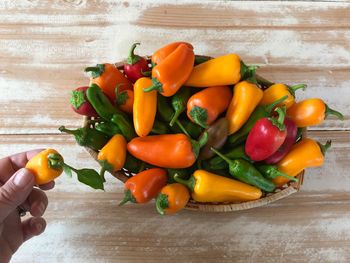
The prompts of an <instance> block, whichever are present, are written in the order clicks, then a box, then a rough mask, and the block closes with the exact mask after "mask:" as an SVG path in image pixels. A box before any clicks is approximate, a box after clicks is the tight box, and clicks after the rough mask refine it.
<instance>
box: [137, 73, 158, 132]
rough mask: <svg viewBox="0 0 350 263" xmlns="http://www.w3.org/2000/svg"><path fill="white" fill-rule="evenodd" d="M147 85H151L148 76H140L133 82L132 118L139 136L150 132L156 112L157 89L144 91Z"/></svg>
mask: <svg viewBox="0 0 350 263" xmlns="http://www.w3.org/2000/svg"><path fill="white" fill-rule="evenodd" d="M149 86H152V80H151V79H150V78H140V79H138V80H137V81H136V82H135V84H134V105H133V120H134V126H135V131H136V133H137V135H138V136H140V137H144V136H147V135H148V134H149V133H150V132H151V130H152V127H153V123H154V119H155V117H156V112H157V91H156V90H152V91H148V92H145V91H144V88H147V87H149Z"/></svg>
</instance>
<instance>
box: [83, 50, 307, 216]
mask: <svg viewBox="0 0 350 263" xmlns="http://www.w3.org/2000/svg"><path fill="white" fill-rule="evenodd" d="M202 57H208V56H202ZM144 58H145V59H147V60H148V62H150V56H145V57H144ZM124 63H125V60H123V61H120V62H117V63H114V65H115V66H116V67H117V68H118V69H119V70H121V71H123V65H124ZM90 120H91V118H88V117H86V116H84V118H83V127H88V126H90V123H89V121H90ZM306 132H307V130H306V129H303V131H302V136H303V137H306ZM84 148H85V149H86V151H87V152H88V153H89V154H90V156H91V157H92V158H93V159H94V160H95V161H97V162H98V160H97V155H98V152H96V151H94V150H92V149H90V148H88V147H84ZM304 173H305V172H304V171H302V172H301V173H299V174H298V175H297V176H296V178H298V182H293V181H291V182H289V183H287V184H286V185H284V186H282V187H279V188H276V190H275V191H274V192H272V193H269V194H267V195H266V196H264V197H262V198H260V199H257V200H253V201H247V202H225V203H199V202H196V201H194V200H192V199H190V201H189V202H188V203H187V205H186V207H185V208H186V209H188V210H194V211H202V212H230V211H241V210H247V209H252V208H256V207H261V206H264V205H267V204H270V203H272V202H275V201H277V200H280V199H283V198H286V197H287V196H289V195H291V194H293V193H296V192H298V191H299V190H300V188H301V186H302V184H303V181H304ZM111 174H112V175H113V176H114V177H115V178H117V179H118V180H120V181H122V182H123V183H125V181H126V180H128V179H129V178H130V176H128V175H127V171H117V172H114V173H111Z"/></svg>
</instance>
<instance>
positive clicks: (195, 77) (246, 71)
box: [184, 54, 256, 87]
mask: <svg viewBox="0 0 350 263" xmlns="http://www.w3.org/2000/svg"><path fill="white" fill-rule="evenodd" d="M255 70H256V67H255V66H246V65H245V64H244V63H243V62H242V61H241V59H240V57H239V56H238V55H236V54H228V55H225V56H220V57H217V58H213V59H210V60H208V61H206V62H204V63H201V64H199V65H197V66H195V67H194V68H193V70H192V73H191V75H190V76H189V78H188V79H187V81H186V82H185V84H184V85H185V86H191V87H211V86H224V85H233V84H236V83H237V82H239V81H240V80H241V79H242V78H243V77H244V78H246V77H250V76H252V75H253V74H254V73H255Z"/></svg>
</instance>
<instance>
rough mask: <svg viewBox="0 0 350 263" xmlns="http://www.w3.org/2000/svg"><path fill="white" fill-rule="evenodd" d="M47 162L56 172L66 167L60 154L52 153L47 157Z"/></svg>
mask: <svg viewBox="0 0 350 263" xmlns="http://www.w3.org/2000/svg"><path fill="white" fill-rule="evenodd" d="M47 161H48V164H49V167H50V168H52V169H54V170H60V169H62V168H63V166H64V162H63V158H62V155H60V154H58V153H50V154H49V155H48V156H47Z"/></svg>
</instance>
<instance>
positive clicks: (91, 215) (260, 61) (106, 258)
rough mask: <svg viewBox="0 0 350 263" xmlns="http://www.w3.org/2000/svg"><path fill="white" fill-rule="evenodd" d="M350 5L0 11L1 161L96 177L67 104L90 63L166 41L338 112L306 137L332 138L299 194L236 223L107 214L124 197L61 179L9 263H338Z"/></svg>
mask: <svg viewBox="0 0 350 263" xmlns="http://www.w3.org/2000/svg"><path fill="white" fill-rule="evenodd" d="M349 13H350V3H349V1H293V2H292V1H286V2H279V1H248V2H242V1H200V2H199V1H194V0H192V1H185V0H182V1H176V3H175V4H174V1H170V0H165V1H161V0H157V1H141V0H133V1H119V0H118V1H112V0H52V1H49V0H44V1H39V0H23V1H12V0H3V1H0V61H1V63H0V94H1V96H0V103H1V106H2V107H0V153H1V155H2V156H5V155H9V154H13V153H17V152H20V151H24V150H28V149H32V148H45V147H48V146H50V147H53V148H56V149H58V150H59V151H60V152H61V153H62V154H63V156H64V157H65V159H66V160H67V162H68V163H69V164H71V165H73V166H76V167H91V168H96V169H97V168H98V165H97V163H96V162H94V161H93V160H92V159H91V158H90V157H89V155H88V153H87V152H85V150H84V149H83V148H81V147H79V146H77V145H76V144H75V142H74V140H73V138H71V137H70V136H68V135H61V134H59V133H58V130H57V128H58V127H59V126H60V125H67V126H69V127H73V126H75V127H78V126H80V125H81V122H82V119H81V118H80V117H79V116H77V115H75V114H74V113H73V112H72V111H71V109H70V108H69V105H68V101H69V95H70V94H69V93H70V90H72V89H73V88H74V87H78V86H82V85H87V84H88V82H89V81H88V78H87V76H86V75H85V74H83V69H84V67H85V66H87V65H92V64H95V63H101V62H116V61H119V60H121V59H124V58H125V57H126V54H127V51H128V49H129V46H130V45H131V44H132V43H134V42H137V41H141V46H140V47H138V49H137V51H138V52H139V54H141V55H146V54H151V53H152V52H153V51H154V50H155V49H157V48H158V47H160V46H161V45H163V44H166V43H168V42H171V41H175V40H179V39H180V38H181V40H185V41H189V42H191V43H193V45H194V46H195V52H196V53H197V54H207V55H211V56H217V55H221V54H225V53H228V52H237V53H239V54H240V55H241V56H242V58H243V59H244V61H246V62H247V63H248V64H257V65H259V66H260V69H259V74H261V75H263V76H265V77H266V78H268V79H271V80H272V81H276V82H277V81H283V82H285V83H287V84H296V83H307V84H308V85H309V87H308V89H307V90H306V91H305V92H299V93H298V94H297V99H303V98H306V97H322V98H324V99H325V100H326V102H327V103H329V105H331V106H333V107H334V108H335V109H338V110H340V111H342V112H343V113H344V115H345V121H343V122H341V121H338V120H335V119H334V118H330V119H328V120H327V121H325V122H324V124H322V125H320V126H318V127H312V130H313V131H311V132H310V133H309V136H310V137H313V138H315V139H318V140H319V141H321V142H325V141H326V140H327V139H332V140H333V146H332V148H331V150H330V151H329V153H328V154H327V158H326V162H325V165H324V166H323V167H322V168H316V169H309V170H307V172H306V177H305V182H304V185H303V187H302V191H301V192H300V193H297V194H295V195H292V196H291V197H289V198H287V199H284V200H281V201H279V202H276V203H273V204H271V205H269V206H266V207H261V208H258V209H253V210H249V211H244V212H239V213H226V214H223V213H220V214H209V213H198V212H192V211H183V212H181V213H179V214H177V215H175V216H172V217H161V216H159V215H158V214H157V213H156V211H155V208H154V204H153V203H150V204H147V205H145V206H139V205H126V206H124V207H118V206H117V204H118V202H119V201H120V200H121V198H122V192H123V190H122V188H123V185H122V184H121V183H120V182H117V181H116V180H115V178H113V177H112V176H110V175H107V178H106V179H107V183H106V192H102V191H94V190H91V189H90V188H88V187H86V186H84V185H82V184H80V183H79V182H77V179H76V178H74V177H73V178H72V179H70V178H67V177H66V176H64V175H63V176H61V177H60V178H59V179H58V180H57V184H56V187H55V189H54V190H52V191H50V192H49V193H48V195H49V199H50V205H49V207H48V210H47V212H46V218H47V220H48V227H47V230H46V232H45V234H44V235H42V236H39V237H36V238H35V239H33V240H32V241H31V242H27V243H26V244H25V245H24V246H23V247H21V248H20V250H19V251H18V252H17V254H16V255H15V257H14V258H13V261H12V262H18V263H22V262H35V263H37V262H39V263H40V262H45V263H46V262H69V263H71V262H73V263H74V262H165V261H168V262H179V261H184V262H349V261H350V238H349V235H348V234H346V233H349V231H350V219H349V218H350V212H349V211H350V209H349V208H350V202H349V198H350V196H349V193H348V189H349V186H350V177H349V170H350V162H349V159H350V110H349V108H350V100H349V98H350V89H349V87H350V82H349V76H350V16H349V15H348V14H349Z"/></svg>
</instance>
